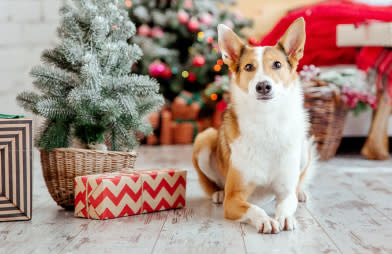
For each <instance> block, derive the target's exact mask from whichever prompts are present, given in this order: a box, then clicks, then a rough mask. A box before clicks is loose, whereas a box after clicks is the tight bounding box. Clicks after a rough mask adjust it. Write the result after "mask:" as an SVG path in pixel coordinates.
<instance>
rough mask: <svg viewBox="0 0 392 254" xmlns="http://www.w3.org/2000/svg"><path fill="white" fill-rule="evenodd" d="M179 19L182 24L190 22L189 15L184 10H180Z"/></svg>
mask: <svg viewBox="0 0 392 254" xmlns="http://www.w3.org/2000/svg"><path fill="white" fill-rule="evenodd" d="M177 19H178V21H179V22H180V23H181V24H186V23H188V21H189V15H188V13H187V12H186V11H184V10H180V11H179V12H178V13H177Z"/></svg>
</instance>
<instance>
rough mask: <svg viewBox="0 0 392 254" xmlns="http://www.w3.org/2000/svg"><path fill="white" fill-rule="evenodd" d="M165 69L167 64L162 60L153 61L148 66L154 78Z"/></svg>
mask: <svg viewBox="0 0 392 254" xmlns="http://www.w3.org/2000/svg"><path fill="white" fill-rule="evenodd" d="M164 71H165V64H164V63H162V62H160V61H155V62H152V63H151V64H150V65H149V66H148V72H149V73H150V75H151V76H152V77H154V78H157V77H160V76H161V75H162V73H163V72H164Z"/></svg>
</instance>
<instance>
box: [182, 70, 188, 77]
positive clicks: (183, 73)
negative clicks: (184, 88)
mask: <svg viewBox="0 0 392 254" xmlns="http://www.w3.org/2000/svg"><path fill="white" fill-rule="evenodd" d="M181 76H182V77H183V78H187V77H188V76H189V72H187V71H183V72H182V73H181Z"/></svg>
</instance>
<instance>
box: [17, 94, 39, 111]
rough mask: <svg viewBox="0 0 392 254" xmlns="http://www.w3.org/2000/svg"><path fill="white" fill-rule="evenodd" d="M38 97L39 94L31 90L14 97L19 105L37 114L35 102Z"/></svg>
mask: <svg viewBox="0 0 392 254" xmlns="http://www.w3.org/2000/svg"><path fill="white" fill-rule="evenodd" d="M39 99H40V97H39V95H38V94H36V93H33V92H21V93H20V94H18V96H17V97H16V100H17V102H18V104H19V106H21V107H22V108H24V109H25V110H27V111H30V112H32V113H33V114H35V115H38V114H39V112H38V111H37V107H36V104H37V102H38V101H39Z"/></svg>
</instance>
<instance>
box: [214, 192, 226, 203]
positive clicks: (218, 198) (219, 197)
mask: <svg viewBox="0 0 392 254" xmlns="http://www.w3.org/2000/svg"><path fill="white" fill-rule="evenodd" d="M211 199H212V202H213V203H214V204H222V203H223V200H224V199H225V192H224V191H223V190H220V191H216V192H214V193H213V194H212V196H211Z"/></svg>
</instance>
